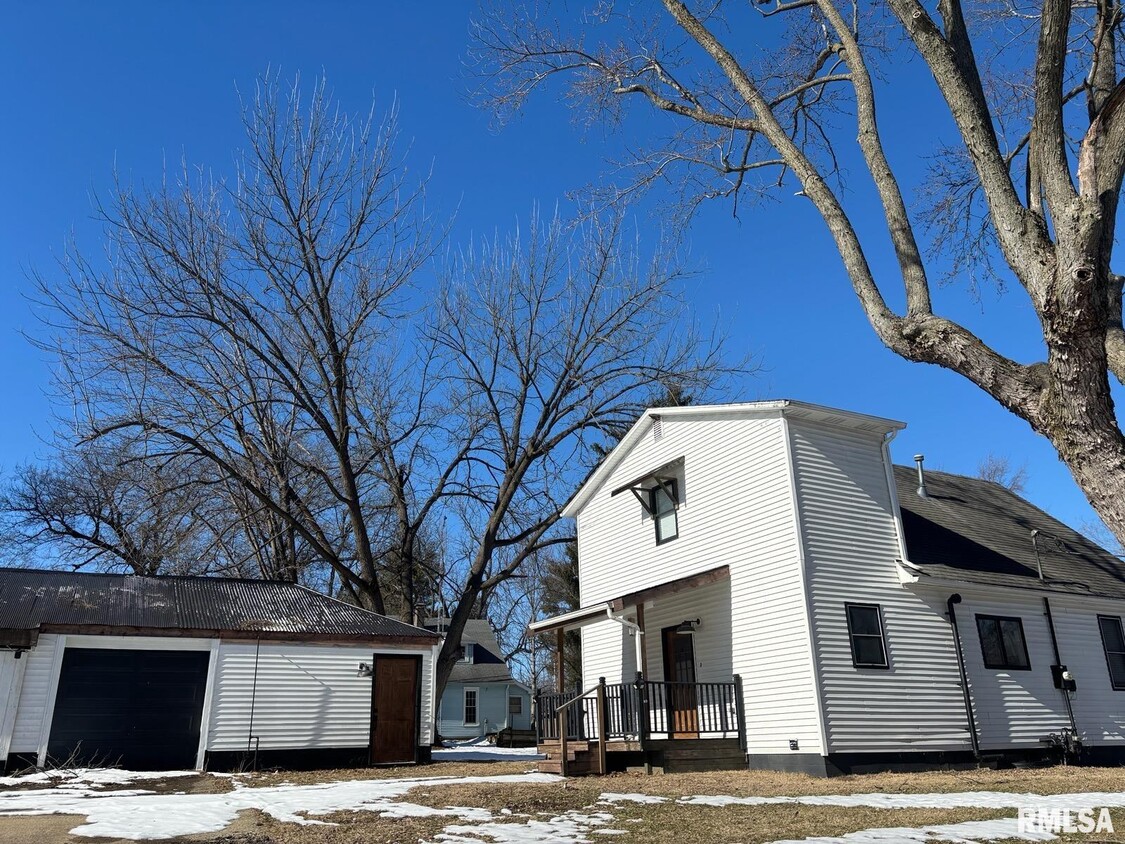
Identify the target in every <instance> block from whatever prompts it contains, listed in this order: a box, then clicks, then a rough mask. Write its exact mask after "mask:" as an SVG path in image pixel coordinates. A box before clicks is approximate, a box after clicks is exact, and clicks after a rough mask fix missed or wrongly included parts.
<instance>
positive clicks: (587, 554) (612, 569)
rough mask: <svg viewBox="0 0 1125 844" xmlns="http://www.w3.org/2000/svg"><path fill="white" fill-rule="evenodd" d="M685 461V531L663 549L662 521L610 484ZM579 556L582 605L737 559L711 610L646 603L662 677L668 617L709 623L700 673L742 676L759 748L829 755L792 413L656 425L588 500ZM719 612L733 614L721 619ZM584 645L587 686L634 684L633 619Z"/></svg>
mask: <svg viewBox="0 0 1125 844" xmlns="http://www.w3.org/2000/svg"><path fill="white" fill-rule="evenodd" d="M681 457H682V458H683V462H682V465H680V466H678V468H677V469H676V472H675V474H676V475H677V494H678V497H679V500H680V505H679V508H678V509H677V511H676V516H677V529H678V537H677V538H676V540H675V541H674V542H668V543H664V544H661V545H657V544H656V541H655V537H654V528H653V524H652V519H651V517H650V516H649V515H648V514H647V513H646V512H645V511H644V508H643V507H642V506H641V505H640V503H639V502H637V500H636V499H635V498H634V497H633V496H632V495H630V494H627V493H622V494H619V495H617V496H611V495H610V492H611V491H612V490H613V489H616V488H617V487H619V486H621V485H622V484H625V483H629V482H630V481H633V480H636V479H637V478H638V477H640V476H641V475H643V473H644V472H646V471H652V470H655V469H658V468H661V467H662V466H664V465H666V464H668V463H669V462H671V461H674V460H677V459H679V458H681ZM578 553H579V567H580V575H579V584H580V590H581V597H582V605H583V606H590V605H591V604H594V603H597V602H598V601H604V600H608V599H610V598H614V597H618V596H621V595H624V594H628V593H630V592H634V591H639V590H641V589H645V588H648V587H651V586H657V585H660V584H662V583H667V582H669V581H672V580H676V579H679V578H683V577H687V576H690V575H692V574H698V573H701V572H705V571H708V570H711V569H714V568H716V567H718V566H723V565H726V566H729V568H730V573H731V577H730V581H729V582H725V583H723V584H722V585H716V586H715V588H714V589H712V591H711V592H710V593H703V594H702V595H701V598H700V600H701V601H704V602H705V603H706V602H710V604H709V605H708V606H706V607H704V608H702V609H700V610H699V611H698V612H696V611H690V610H688V605H689V604H688V603H687V602H688V601H689V598H688V597H687V596H688V594H689V593H688V592H680V593H676V594H675V595H672V596H669V597H668V598H665V599H661V600H657V601H655V603H654V605H653V606H652V607H647V608H646V610H645V628H646V631H647V636H646V647H647V648H648V663H649V674H650V676H653V677H659V676H661V674H662V666H661V660H660V642H659V637H660V627H661V625H664V626H667V624H670V623H672V622H673V621H674V622H675V623H679V622H680V621H683V620H684V619H686V618H701V619H702V621H703V624H702V625H701V629H700V632H699V633H698V634H697V639H696V647H697V648H698V649H699V650H698V651H697V654H696V658H697V660H700V661H701V662H702V663H703V665H702V668H701V669H700V667H699V666H697V669H699V670H701V671H702V672H703V674H702V675H701V679H703V678H704V677H705V678H706V679H708V680H710V679H714V680H722V681H729V680H730V679H731V677H732V675H733V674H740V675H741V676H742V678H743V683H744V689H745V707H746V722H747V733H748V741H749V749H750V752H752V753H789V752H790V751H789V740H790V739H798V740H799V742H800V748H801V751H802V752H817V751H818V750H819V747H820V725H819V720H818V713H817V703H816V686H815V682H814V678H813V671H812V654H811V650H810V648H809V643H808V619H807V611H806V604H805V598H804V592H803V585H802V581H801V570H800V564H799V561H800V554H799V546H798V534H797V526H796V519H795V515H794V510H793V504H792V495H791V480H790V474H789V464H788V457H787V450H786V443H785V435H784V426H783V423H782V420H781V418H780V416H779V415H776V414H775V415H770V416H767V417H764V418H763V417H757V418H753V417H751V418H748V417H747V416H746V415H744V414H743V415H740V414H738V413H723V412H720V413H716V414H715V415H714V416H708V417H704V418H693V419H678V418H675V417H667V418H665V419H663V420H662V423H661V436H660V438H659V439H655V438H654V437H653V436H652V432H651V430H650V431H649V432H646V434H645V436H643V437H642V438H640V439H639V440H638V442H637V443H636V445H635V446H634V448H633V449H632V450H631V451H630V453H629V454H628V455H626V456H625V458H624V459H623V460H622V461H621V463H620V464H619V465H618V466H617V467H616V468H615V469H614V471H613V473H612V474H611V475H610V477H609V478H607V479H605V480H604V481H603V483H602V485H601V487H600V488H599V489H598V490H597V491H596V492H595V493H594V495H593V496H592V497H591V499H590V500H589V502H588V503H587V504H586V505H585V506H584V507H583V509H582V511H581V512H580V514H579V516H578ZM707 588H708V589H711V587H707ZM693 591H696V590H693ZM731 607H733V608H735V609H734V610H733V611H732V610H731V609H730V608H731ZM724 608H726V609H724ZM720 612H725V613H727V618H726V619H725V620H723V621H721V622H720V621H718V618H719V613H720ZM631 613H632V610H631V609H629V608H627V609H626V614H631ZM677 615H678V616H679V617H675V616H677ZM665 622H667V624H666V623H665ZM720 624H721V625H723V626H724V627H726V626H728V625H729V637H730V638H729V640H728V641H729V645H724V647H723V656H721V657H720V658H715V657H714V656H712V655H708V654H707V649H708V648H709V647H710V646H709V645H707V644H706V643H707V642H708V641H714V640H713V639H712V638H711V636H710V635H708V627H710V629H711V630H712V631H714V630H716V629H717V626H718V625H720ZM582 644H583V655H582V665H583V682H584V684H585V685H586V686H587V687H588V686H591V685H593V684H594V683H596V682H597V680H598V677H603V676H604V677H606V679H607V680H609V681H610V682H620V681H621V679H622V678H624V679H631V677H632V674H633V671H634V670H635V668H634V663H635V658H634V657H633V655H632V648H633V644H632V639H631V638H630V636H629V634H628V632H627V631H625V630H623V628H622V627H621V625H619V624H616V623H615V622H612V621H605V622H598V623H596V624H593V625H589V626H587V627H585V628H583V633H582Z"/></svg>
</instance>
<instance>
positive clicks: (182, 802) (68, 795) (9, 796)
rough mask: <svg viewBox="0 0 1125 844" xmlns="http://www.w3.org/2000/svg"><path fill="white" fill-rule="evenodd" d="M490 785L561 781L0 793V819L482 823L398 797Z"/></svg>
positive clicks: (157, 828) (134, 826)
mask: <svg viewBox="0 0 1125 844" xmlns="http://www.w3.org/2000/svg"><path fill="white" fill-rule="evenodd" d="M488 782H494V783H554V782H562V778H561V777H557V776H555V775H553V774H512V775H507V776H492V777H419V778H414V779H401V780H350V781H347V782H329V783H319V784H316V785H287V786H274V787H271V788H246V787H245V786H242V785H241V784H240V783H239V782H238V781H237V780H236V781H235V785H236V787H235V790H234V791H230V792H227V793H226V794H152V793H143V792H135V791H121V792H112V791H111V792H97V793H90V792H87V793H78V792H74V791H67V790H61V789H37V790H31V791H9V792H0V815H84V816H85V817H86V823H84V824H82V825H80V826H77V827H75V828H74V829H72V830H71V834H72V835H86V836H104V837H107V838H128V839H132V840H142V839H157V838H174V837H176V836H178V835H191V834H198V833H205V832H218V831H219V830H221V829H223V828H224V827H226V826H227V825H228V824H230V823H231V822H232V821H233V820H234V819H235V818H236V817H237V816H238V813H239V812H241V811H243V810H245V809H259V810H260V811H262V812H264V813H265V814H267V815H270V816H271V817H274V818H276V819H277V820H279V821H285V822H289V823H299V824H317V823H325V822H324V821H320V820H316V819H314V818H312V817H303V815H308V816H315V815H326V814H329V813H331V812H338V811H345V810H355V811H368V812H380V813H387V814H389V815H390V816H391V817H425V816H436V817H442V816H449V817H456V818H458V819H460V820H465V821H471V822H478V823H483V822H485V821H488V820H491V818H492V813H491V812H489V811H488V810H486V809H477V808H472V807H463V808H458V807H447V808H444V809H435V808H432V807H429V806H419V805H417V804H414V803H407V802H402V801H400V800H398V799H397V798H400V797H403V796H404V795H405V794H407V792H409V791H410V790H411V789H415V788H422V787H432V786H440V785H457V784H463V783H488ZM525 840H527V839H525ZM530 840H541V839H530Z"/></svg>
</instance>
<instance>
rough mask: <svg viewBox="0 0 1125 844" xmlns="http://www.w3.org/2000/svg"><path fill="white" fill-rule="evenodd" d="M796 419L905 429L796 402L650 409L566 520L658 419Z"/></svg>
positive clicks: (567, 510) (580, 493) (567, 509)
mask: <svg viewBox="0 0 1125 844" xmlns="http://www.w3.org/2000/svg"><path fill="white" fill-rule="evenodd" d="M782 415H785V416H794V417H798V418H802V419H810V420H813V421H817V422H830V423H832V424H834V425H839V426H843V427H846V428H853V429H859V430H868V431H871V432H873V433H880V434H886V433H888V432H890V431H898V430H901V429H902V428H905V427H906V425H905V424H904V423H902V422H896V421H895V420H893V419H885V418H883V417H881V416H869V415H868V414H865V413H855V412H854V411H851V410H840V409H839V408H834V407H826V406H824V405H819V404H810V403H808V402H801V401H794V400H793V399H775V400H770V401H754V402H737V403H731V404H693V405H686V406H684V407H650V408H649V409H648V410H646V411H645V412H644V413H642V414H641V418H640V419H638V420H637V421H636V422H635V423H633V427H631V428H630V429H629V430H628V432H627V433H626V434H625V436H624V437H622V438H621V441H620V442H619V443H618V444H617V445H616V446H615V447H614V448H613V450H612V451H610V453H609V454H608V455H607V456H606V457H605V459H604V460H602V462H601V463H599V464H598V465H597V466H596V467H595V468H594V470H593V471H592V472H591V473H590V474H589V476H588V477H587V478H586V480H585V481H583V483H582V485H581V486H579V487H578V489H577V491H576V492H575V493H574V495H572V496H571V498H570V500H569V501H568V502H567V503H566V505H565V506H564V507H563V509H562V515H563V516H564V517H568V518H572V517H574V516H577V515H578V511H579V510H581V509H582V508H583V507H584V506H585V505H586V502H587V501H589V500H590V498H591V497H592V496H593V495H594V493H596V492H597V491H598V489H599V488H600V487H601V485H602V484H603V483H605V481H606V479H607V478H609V476H610V475H611V474H613V471H614V469H616V468H617V466H618V465H619V464H620V463H621V461H622V460H624V459H625V457H626V455H628V454H629V452H630V451H632V450H633V447H634V446H635V445H636V444H637V443H638V441H639V440H640V439H641V438H642V437H643V436H644V435H645V433H646V432H647V431H648V430H649V428H650V427H651V425H652V422H653V420H654V419H657V418H661V419H707V418H722V417H730V416H742V417H747V418H753V417H755V416H757V417H763V418H765V417H770V416H782Z"/></svg>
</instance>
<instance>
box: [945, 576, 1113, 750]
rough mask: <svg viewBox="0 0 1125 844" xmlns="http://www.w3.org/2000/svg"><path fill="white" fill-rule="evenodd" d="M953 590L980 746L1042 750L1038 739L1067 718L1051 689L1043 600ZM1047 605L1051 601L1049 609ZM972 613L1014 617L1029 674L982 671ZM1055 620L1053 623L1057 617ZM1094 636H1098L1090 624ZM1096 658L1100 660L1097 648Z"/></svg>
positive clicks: (1057, 694)
mask: <svg viewBox="0 0 1125 844" xmlns="http://www.w3.org/2000/svg"><path fill="white" fill-rule="evenodd" d="M958 591H959V593H960V594H961V596H962V599H963V600H962V602H961V603H960V604H958V605H957V626H958V629H959V630H960V631H961V640H962V644H963V653H964V659H965V672H966V673H967V674H968V677H969V688H970V690H971V692H972V698H973V712H974V714H975V716H976V721H977V730H978V731H979V734H980V744H981V748H982V749H983V750H1003V749H1007V748H1018V747H1023V748H1032V747H1034V748H1042V747H1044V744H1043V742H1042V739H1045V738H1046V737H1047V735H1048V734H1050V733H1055V732H1058V731H1059V730H1061V729H1063V728H1064V727H1066V726H1068V720H1067V715H1066V704H1065V703H1064V701H1063V698H1062V692H1060V691H1059V690H1058V689H1056V688H1055V686H1054V681H1053V680H1052V678H1051V664H1052V663H1054V661H1055V658H1054V651H1053V650H1052V648H1051V636H1050V631H1049V630H1048V628H1047V619H1046V617H1045V616H1044V614H1043V599H1042V598H1041V597H1036V596H1035V595H1034V594H1020V592H1019V591H1017V590H1003V591H1001V590H997V591H989V592H983V591H980V592H978V591H976V590H974V589H972V588H966V589H959V590H958ZM1053 604H1054V602H1053V601H1052V610H1054V609H1055V607H1054V606H1053ZM978 615H997V616H1006V617H1017V618H1019V619H1020V620H1021V621H1022V623H1023V633H1024V639H1025V642H1026V644H1027V654H1028V658H1029V660H1030V662H1031V669H1030V670H1020V669H1004V668H986V667H985V664H984V655H983V652H982V650H981V643H980V636H979V634H978V631H977V622H976V617H977V616H978ZM1091 617H1093V615H1092V614H1091ZM1055 621H1056V624H1057V623H1058V621H1059V619H1058V618H1056V619H1055ZM1094 635H1095V636H1097V635H1098V631H1097V625H1096V623H1095V625H1094ZM1060 646H1061V641H1060ZM1097 655H1098V656H1100V649H1099V653H1098V654H1097ZM1103 662H1104V660H1103Z"/></svg>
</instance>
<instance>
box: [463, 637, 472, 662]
mask: <svg viewBox="0 0 1125 844" xmlns="http://www.w3.org/2000/svg"><path fill="white" fill-rule="evenodd" d="M472 661H473V644H472V642H468V643H466V644H464V645H462V646H461V662H469V663H471V662H472Z"/></svg>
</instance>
